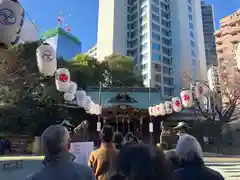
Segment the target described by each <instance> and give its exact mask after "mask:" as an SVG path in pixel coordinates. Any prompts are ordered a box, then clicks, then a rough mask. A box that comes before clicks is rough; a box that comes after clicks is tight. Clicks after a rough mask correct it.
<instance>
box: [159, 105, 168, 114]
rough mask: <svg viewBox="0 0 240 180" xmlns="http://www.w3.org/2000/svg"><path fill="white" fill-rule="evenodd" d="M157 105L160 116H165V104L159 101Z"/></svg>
mask: <svg viewBox="0 0 240 180" xmlns="http://www.w3.org/2000/svg"><path fill="white" fill-rule="evenodd" d="M158 107H159V115H160V116H165V114H166V110H165V104H164V103H160V104H159V105H158Z"/></svg>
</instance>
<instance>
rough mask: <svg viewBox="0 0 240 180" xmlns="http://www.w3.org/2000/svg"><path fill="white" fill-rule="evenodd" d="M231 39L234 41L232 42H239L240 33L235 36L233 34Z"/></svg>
mask: <svg viewBox="0 0 240 180" xmlns="http://www.w3.org/2000/svg"><path fill="white" fill-rule="evenodd" d="M229 41H230V42H231V43H232V44H237V43H239V42H240V34H237V35H235V36H231V37H230V38H229Z"/></svg>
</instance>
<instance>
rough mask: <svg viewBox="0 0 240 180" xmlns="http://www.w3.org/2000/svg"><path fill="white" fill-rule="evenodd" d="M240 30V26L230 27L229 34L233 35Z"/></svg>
mask: <svg viewBox="0 0 240 180" xmlns="http://www.w3.org/2000/svg"><path fill="white" fill-rule="evenodd" d="M239 32H240V27H232V28H231V31H230V34H232V35H235V34H237V33H239Z"/></svg>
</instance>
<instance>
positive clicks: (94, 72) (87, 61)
mask: <svg viewBox="0 0 240 180" xmlns="http://www.w3.org/2000/svg"><path fill="white" fill-rule="evenodd" d="M67 67H68V69H69V70H70V72H71V79H72V80H73V81H75V82H76V83H77V84H78V85H79V86H80V87H82V88H86V87H87V86H98V85H99V83H100V82H102V83H103V84H106V85H108V82H107V80H108V78H107V77H106V76H107V73H106V72H108V67H107V64H106V63H100V62H98V61H97V59H95V58H93V57H90V56H88V55H85V54H77V55H76V56H75V57H74V59H73V61H71V62H69V64H68V65H67Z"/></svg>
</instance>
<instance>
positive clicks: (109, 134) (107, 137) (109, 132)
mask: <svg viewBox="0 0 240 180" xmlns="http://www.w3.org/2000/svg"><path fill="white" fill-rule="evenodd" d="M100 138H101V141H102V142H104V143H111V142H113V127H112V126H110V125H104V126H103V128H102V129H101V131H100Z"/></svg>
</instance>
